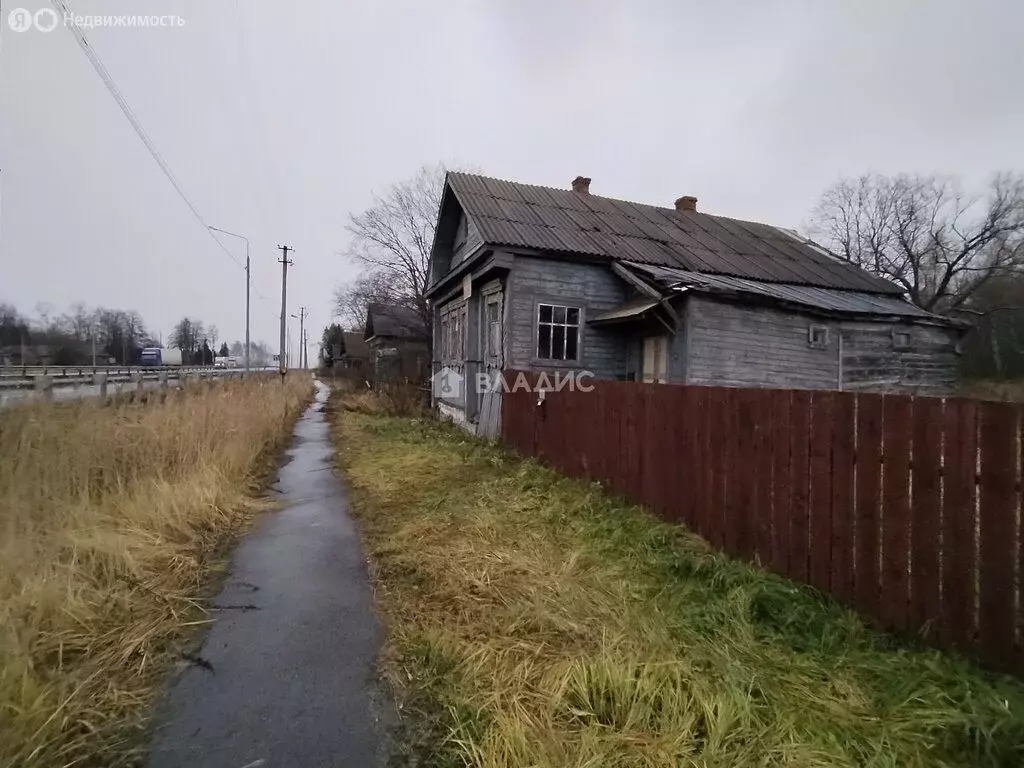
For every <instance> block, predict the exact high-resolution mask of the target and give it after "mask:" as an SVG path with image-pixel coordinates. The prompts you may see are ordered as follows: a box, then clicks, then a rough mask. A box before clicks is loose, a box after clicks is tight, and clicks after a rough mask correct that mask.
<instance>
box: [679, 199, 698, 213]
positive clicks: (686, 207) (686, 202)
mask: <svg viewBox="0 0 1024 768" xmlns="http://www.w3.org/2000/svg"><path fill="white" fill-rule="evenodd" d="M676 210H677V211H679V212H680V213H682V212H683V211H692V212H693V213H696V212H697V198H696V197H694V196H693V195H683V196H682V197H680V198H679V199H678V200H676Z"/></svg>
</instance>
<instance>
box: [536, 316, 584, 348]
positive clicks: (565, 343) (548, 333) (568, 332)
mask: <svg viewBox="0 0 1024 768" xmlns="http://www.w3.org/2000/svg"><path fill="white" fill-rule="evenodd" d="M579 351H580V309H579V307H563V306H558V305H557V304H538V305H537V357H538V358H539V359H541V360H577V359H579Z"/></svg>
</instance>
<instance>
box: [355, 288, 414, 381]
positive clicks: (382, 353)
mask: <svg viewBox="0 0 1024 768" xmlns="http://www.w3.org/2000/svg"><path fill="white" fill-rule="evenodd" d="M363 340H364V346H365V348H366V350H367V356H368V358H369V371H368V373H369V374H370V375H371V377H372V378H373V382H374V384H375V385H376V384H384V383H391V382H394V383H400V382H410V383H417V384H418V383H421V382H423V381H424V380H426V379H427V377H428V376H429V375H430V351H429V347H430V344H429V342H430V329H429V328H427V327H426V322H425V321H424V319H423V318H422V316H421V315H420V313H419V312H417V311H416V310H415V309H412V308H411V307H403V306H397V305H393V304H379V303H372V304H370V305H369V307H367V311H366V325H365V326H364V328H363ZM346 341H347V340H346Z"/></svg>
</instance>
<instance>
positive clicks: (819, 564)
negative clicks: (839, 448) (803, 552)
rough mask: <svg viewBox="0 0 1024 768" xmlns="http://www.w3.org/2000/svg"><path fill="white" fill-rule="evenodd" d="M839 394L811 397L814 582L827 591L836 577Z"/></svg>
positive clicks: (812, 563) (811, 581)
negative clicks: (834, 436) (834, 478)
mask: <svg viewBox="0 0 1024 768" xmlns="http://www.w3.org/2000/svg"><path fill="white" fill-rule="evenodd" d="M834 407H835V395H834V394H833V393H832V392H815V393H814V394H813V395H812V396H811V459H810V462H811V463H810V480H811V507H810V553H811V556H810V572H809V576H810V583H811V584H812V585H813V586H815V587H817V588H818V589H820V590H822V591H824V592H827V591H828V589H829V583H830V581H831V577H832V563H831V560H832V426H833V410H834Z"/></svg>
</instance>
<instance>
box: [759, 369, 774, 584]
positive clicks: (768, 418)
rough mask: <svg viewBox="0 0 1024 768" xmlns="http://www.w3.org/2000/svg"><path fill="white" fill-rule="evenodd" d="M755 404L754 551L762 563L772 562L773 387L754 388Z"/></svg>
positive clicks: (760, 563) (764, 564)
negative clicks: (755, 480)
mask: <svg viewBox="0 0 1024 768" xmlns="http://www.w3.org/2000/svg"><path fill="white" fill-rule="evenodd" d="M754 393H755V405H756V409H755V411H754V426H755V428H756V435H755V441H754V453H755V461H756V465H755V470H754V475H755V477H756V478H757V487H756V489H755V494H756V504H755V505H754V508H755V510H756V512H757V514H756V517H755V518H754V526H755V530H754V543H755V548H754V554H755V557H756V559H757V562H758V564H759V565H763V566H767V565H768V564H769V563H771V562H772V467H773V466H774V451H775V445H774V442H773V437H774V435H775V401H776V396H775V395H776V393H775V392H774V391H772V390H769V389H759V390H754Z"/></svg>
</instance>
